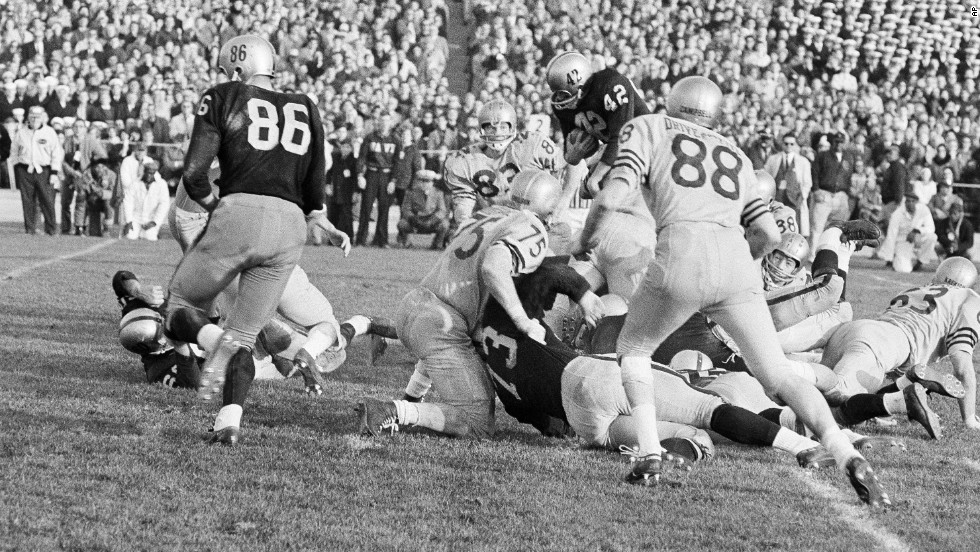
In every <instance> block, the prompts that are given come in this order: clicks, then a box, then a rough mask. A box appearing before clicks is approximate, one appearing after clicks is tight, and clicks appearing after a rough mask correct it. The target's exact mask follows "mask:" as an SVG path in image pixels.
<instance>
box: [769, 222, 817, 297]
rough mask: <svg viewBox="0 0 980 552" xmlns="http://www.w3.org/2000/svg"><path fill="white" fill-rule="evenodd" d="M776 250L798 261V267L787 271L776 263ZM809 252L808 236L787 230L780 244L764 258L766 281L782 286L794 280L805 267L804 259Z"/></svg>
mask: <svg viewBox="0 0 980 552" xmlns="http://www.w3.org/2000/svg"><path fill="white" fill-rule="evenodd" d="M776 251H779V252H780V253H782V254H783V255H785V256H787V257H789V258H790V259H792V260H793V261H795V262H796V268H795V269H794V270H793V271H792V272H786V271H785V270H783V269H782V268H780V267H779V266H777V265H776V263H775V262H774V259H773V255H775V253H776ZM809 253H810V244H808V243H807V242H806V238H804V237H803V236H801V235H799V234H797V233H796V232H786V233H785V234H783V239H782V241H780V242H779V245H778V246H776V248H775V249H773V250H772V252H770V253H769V254H768V255H766V256H765V257H763V258H762V270H763V276H764V277H765V280H766V282H767V283H772V284H775V285H777V286H780V285H784V284H786V283H787V282H789V281H790V280H792V279H793V278H794V277H796V275H797V274H799V272H800V270H802V269H803V261H804V260H805V259H806V257H807V255H808V254H809ZM767 289H768V287H767Z"/></svg>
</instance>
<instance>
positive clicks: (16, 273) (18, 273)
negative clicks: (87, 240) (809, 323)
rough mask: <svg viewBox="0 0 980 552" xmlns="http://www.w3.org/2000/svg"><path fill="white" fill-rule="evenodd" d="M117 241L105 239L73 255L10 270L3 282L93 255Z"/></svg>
mask: <svg viewBox="0 0 980 552" xmlns="http://www.w3.org/2000/svg"><path fill="white" fill-rule="evenodd" d="M117 241H119V240H118V238H109V239H107V240H105V241H102V242H99V243H97V244H95V245H93V246H92V247H89V248H86V249H82V250H81V251H75V252H73V253H66V254H64V255H59V256H57V257H52V258H50V259H45V260H43V261H41V262H38V263H34V264H32V265H28V266H22V267H20V268H15V269H14V270H11V271H10V272H8V273H6V274H4V276H3V280H13V279H15V278H20V277H21V276H23V275H24V274H27V273H28V272H30V271H32V270H34V269H37V268H42V267H45V266H48V265H52V264H54V263H58V262H61V261H67V260H68V259H74V258H75V257H81V256H82V255H88V254H89V253H95V252H96V251H98V250H100V249H102V248H104V247H108V246H110V245H112V244H114V243H116V242H117Z"/></svg>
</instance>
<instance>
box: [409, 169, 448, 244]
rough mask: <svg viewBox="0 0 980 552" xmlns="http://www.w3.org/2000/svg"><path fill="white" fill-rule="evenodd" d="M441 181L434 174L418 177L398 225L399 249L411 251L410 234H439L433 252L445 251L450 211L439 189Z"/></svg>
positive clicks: (418, 175) (424, 174)
mask: <svg viewBox="0 0 980 552" xmlns="http://www.w3.org/2000/svg"><path fill="white" fill-rule="evenodd" d="M438 178H439V175H438V174H436V172H435V171H430V170H421V171H419V172H418V173H417V174H416V178H415V183H414V184H413V185H412V189H411V190H409V192H408V194H407V195H406V196H405V200H404V202H403V203H402V216H401V219H400V220H399V221H398V238H397V244H398V245H399V246H401V247H411V244H410V243H409V241H408V238H409V235H410V234H435V236H433V238H432V245H431V246H430V247H429V248H430V249H442V247H443V242H444V241H445V238H446V234H447V233H448V232H449V210H448V209H447V208H446V199H445V195H444V194H443V193H442V192H441V191H440V190H437V189H436V187H435V181H436V180H437V179H438Z"/></svg>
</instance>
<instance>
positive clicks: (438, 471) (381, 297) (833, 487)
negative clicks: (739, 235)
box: [0, 224, 980, 551]
mask: <svg viewBox="0 0 980 552" xmlns="http://www.w3.org/2000/svg"><path fill="white" fill-rule="evenodd" d="M101 243H104V242H101V241H98V240H96V239H93V238H68V237H65V238H45V237H28V236H25V235H23V234H21V233H19V232H18V229H17V225H14V224H4V225H0V355H2V356H0V358H2V360H0V549H2V550H54V549H70V550H175V549H182V550H184V549H189V550H313V549H317V550H359V549H372V550H390V549H404V550H415V549H425V550H470V549H474V550H490V549H493V550H672V551H676V550H860V551H868V550H964V551H967V550H969V551H975V550H976V549H977V543H978V542H980V528H978V521H977V520H978V519H980V500H978V499H977V497H978V496H980V453H978V452H977V444H978V443H980V436H977V435H967V434H966V433H965V431H966V430H965V429H964V427H963V425H962V424H961V423H959V421H958V418H959V416H958V415H957V414H956V411H955V408H954V405H953V404H952V403H950V402H946V401H944V400H941V399H933V403H934V407H935V408H936V409H937V411H938V412H939V413H940V414H941V415H942V417H943V420H944V422H945V429H946V431H947V434H948V435H949V436H948V437H947V438H946V439H944V440H943V441H941V442H939V443H936V442H929V441H926V440H925V439H924V436H925V432H924V431H923V430H922V429H921V428H920V427H918V426H910V425H909V424H907V423H904V422H903V423H900V424H899V425H898V426H897V427H894V428H881V429H877V428H860V429H859V431H866V432H868V433H872V434H887V435H894V436H897V437H899V438H901V439H903V440H904V441H905V443H906V445H907V450H906V451H874V452H872V453H871V454H870V455H869V458H870V459H871V460H872V462H874V464H875V465H876V468H877V470H878V472H879V474H880V476H881V478H882V480H883V481H884V482H885V484H886V486H887V489H888V491H889V492H890V494H891V496H892V498H893V501H894V502H895V503H896V507H895V508H893V509H892V510H891V511H888V512H885V513H879V514H871V513H870V512H868V511H867V510H866V509H865V508H863V507H862V506H861V504H860V503H859V501H858V499H857V497H856V496H855V495H854V493H853V491H852V490H851V488H850V485H849V484H848V483H847V481H846V478H845V477H844V476H843V475H842V474H840V473H838V472H835V471H822V472H812V473H811V472H806V471H804V470H802V469H800V468H798V467H797V466H796V463H795V461H794V460H793V459H792V458H791V457H789V456H788V455H785V454H780V453H778V452H775V451H770V450H756V449H749V448H743V447H732V446H719V447H718V454H717V456H716V458H715V459H714V460H712V461H711V462H709V463H706V464H704V465H702V466H700V468H699V469H698V470H696V471H695V472H694V473H693V474H692V475H691V476H690V478H689V479H688V480H687V483H686V484H685V485H684V486H682V487H678V488H672V487H661V488H653V489H645V488H637V487H632V486H629V485H626V484H625V483H621V482H620V478H621V476H622V475H623V473H624V471H625V469H626V461H625V459H624V458H622V457H620V456H619V455H616V454H611V453H606V452H600V451H594V450H587V449H583V448H582V447H581V446H580V445H578V444H576V443H574V442H566V441H557V440H552V439H547V438H544V437H541V436H539V435H537V434H536V432H535V431H534V430H533V428H530V427H521V426H519V424H517V423H516V422H514V421H513V420H512V419H509V418H507V416H506V415H505V414H503V411H502V409H498V410H499V416H498V428H500V431H499V435H498V437H497V439H495V440H494V441H483V442H469V441H461V440H453V439H446V438H437V437H432V436H429V435H422V434H418V433H404V432H403V433H399V434H397V435H395V436H394V437H384V438H380V439H370V438H364V437H360V436H358V435H357V434H356V428H357V426H356V418H355V416H354V413H353V406H354V403H355V401H356V400H357V398H358V397H360V396H362V395H372V396H378V397H383V396H388V397H394V396H399V395H400V393H401V389H402V387H403V385H404V384H405V382H406V381H407V379H408V376H409V375H410V373H411V370H412V366H413V361H414V359H413V358H411V357H410V356H409V355H408V354H407V352H406V351H405V349H404V348H403V347H401V346H400V345H394V346H392V347H390V348H389V353H388V354H387V355H386V356H385V357H384V359H383V362H382V363H381V364H380V365H379V366H377V367H375V368H368V367H367V366H366V352H365V348H364V344H363V342H358V343H355V344H353V345H352V347H351V350H350V351H349V357H348V362H347V364H346V365H345V366H344V367H343V368H341V369H340V370H338V371H337V372H335V373H334V374H333V375H332V376H333V380H334V382H335V385H333V386H332V387H331V388H329V389H328V390H327V391H326V393H325V394H324V395H323V396H322V397H319V398H309V397H307V396H306V395H305V394H304V393H303V392H302V385H301V383H300V381H299V380H291V381H288V382H257V383H256V385H255V386H254V387H253V393H252V396H251V398H250V403H249V404H248V405H247V406H246V414H245V417H244V423H243V440H242V442H241V443H240V446H238V447H235V448H222V447H215V446H209V445H206V444H204V443H203V440H202V437H203V435H204V434H205V432H206V430H207V429H208V428H209V427H210V424H211V422H212V419H213V416H214V413H215V412H216V407H214V406H205V405H202V404H200V403H199V402H198V401H197V400H196V399H195V397H194V396H193V394H192V393H190V392H186V391H173V390H170V389H167V388H164V387H162V386H148V385H146V384H145V383H144V382H143V373H142V370H141V368H140V366H139V363H138V360H137V358H136V357H135V356H134V355H131V354H129V353H127V352H126V351H124V350H123V349H122V348H121V347H119V345H118V343H117V339H116V328H117V327H118V326H117V324H118V316H119V311H118V308H117V306H116V303H115V298H114V295H113V294H112V290H111V289H110V287H109V280H110V278H111V276H112V274H113V273H114V272H115V271H116V270H118V269H123V268H125V269H129V270H132V271H133V272H135V273H136V274H137V275H139V276H140V277H141V278H142V279H143V280H144V281H148V282H152V283H165V282H166V280H167V278H169V276H170V274H171V271H172V268H173V266H174V264H175V263H176V262H177V260H178V248H177V246H176V245H175V243H174V242H172V241H169V240H164V241H161V242H157V243H146V242H140V243H133V242H127V241H115V242H111V243H109V244H108V245H106V246H104V247H101V248H93V247H92V246H95V245H97V244H101ZM86 250H87V251H86ZM79 251H86V252H84V253H83V254H80V255H77V256H74V257H72V258H66V259H62V260H58V261H55V262H49V261H50V260H52V259H55V258H58V257H60V256H66V255H71V254H73V253H77V252H79ZM433 258H434V254H432V253H430V252H428V251H420V250H412V251H401V250H389V251H379V250H376V249H356V250H355V251H354V253H353V254H352V255H351V257H350V258H349V259H347V260H344V259H342V257H341V255H340V254H339V252H338V251H337V250H336V249H327V248H307V250H306V252H305V254H304V258H303V262H302V264H303V266H304V268H305V269H306V270H307V272H308V273H309V274H310V278H311V279H312V280H313V282H314V283H316V284H318V285H319V287H320V288H321V289H322V290H324V292H325V294H326V295H327V296H328V298H329V299H330V300H331V302H332V303H333V305H334V308H335V310H336V311H337V313H338V316H339V317H346V316H348V315H350V314H354V313H385V312H389V313H390V311H391V310H392V309H393V308H394V306H395V305H396V302H397V301H398V299H399V298H400V297H401V296H402V294H404V293H405V292H406V291H407V290H408V289H410V287H411V286H413V284H415V283H416V282H417V281H418V280H419V279H420V278H421V277H422V275H423V274H424V272H425V270H426V268H427V266H429V265H430V264H431V261H432V259H433ZM879 264H880V262H877V261H875V262H874V267H872V262H871V261H868V260H863V259H856V260H855V262H854V266H853V270H852V274H851V278H850V281H849V286H848V288H849V289H848V298H849V299H850V300H851V301H852V302H853V303H854V310H855V315H856V316H859V317H864V316H868V315H870V314H872V313H874V312H876V311H877V310H879V309H880V308H881V307H883V306H884V305H885V304H886V302H887V300H888V299H889V298H890V297H891V296H892V295H893V294H894V293H895V292H897V291H900V290H901V289H904V287H907V284H913V283H920V282H922V281H924V280H926V279H928V275H926V274H921V273H919V274H913V275H909V276H900V275H896V274H894V273H891V272H885V271H882V270H879V269H878V268H877V266H878V265H879ZM9 276H13V277H12V278H11V277H9Z"/></svg>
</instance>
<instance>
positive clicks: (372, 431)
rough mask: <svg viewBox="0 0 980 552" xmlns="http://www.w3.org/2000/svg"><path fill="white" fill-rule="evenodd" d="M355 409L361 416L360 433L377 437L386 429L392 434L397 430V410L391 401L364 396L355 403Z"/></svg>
mask: <svg viewBox="0 0 980 552" xmlns="http://www.w3.org/2000/svg"><path fill="white" fill-rule="evenodd" d="M355 411H356V412H357V413H358V414H360V417H361V426H360V432H361V435H370V436H372V437H378V436H379V435H381V433H382V432H384V430H386V429H387V430H390V431H391V434H392V435H394V434H395V432H396V431H398V411H397V410H396V409H395V403H394V402H392V401H380V400H378V399H372V398H369V397H364V398H362V399H361V400H360V401H359V402H358V403H357V408H355Z"/></svg>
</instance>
